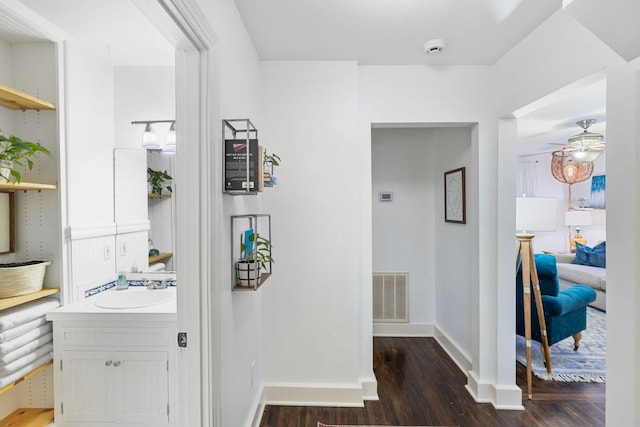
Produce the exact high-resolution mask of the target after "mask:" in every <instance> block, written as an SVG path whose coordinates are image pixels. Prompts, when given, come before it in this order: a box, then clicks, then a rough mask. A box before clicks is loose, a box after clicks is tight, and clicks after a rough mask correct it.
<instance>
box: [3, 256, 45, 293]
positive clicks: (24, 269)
mask: <svg viewBox="0 0 640 427" xmlns="http://www.w3.org/2000/svg"><path fill="white" fill-rule="evenodd" d="M48 265H51V261H26V262H14V263H11V264H0V298H8V297H15V296H18V295H24V294H30V293H33V292H38V291H40V290H42V283H43V281H44V273H45V270H46V268H47V266H48Z"/></svg>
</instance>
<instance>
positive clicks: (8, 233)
mask: <svg viewBox="0 0 640 427" xmlns="http://www.w3.org/2000/svg"><path fill="white" fill-rule="evenodd" d="M14 199H15V194H14V192H13V191H0V255H1V254H12V253H14V252H15V251H16V248H15V241H16V239H15V205H14Z"/></svg>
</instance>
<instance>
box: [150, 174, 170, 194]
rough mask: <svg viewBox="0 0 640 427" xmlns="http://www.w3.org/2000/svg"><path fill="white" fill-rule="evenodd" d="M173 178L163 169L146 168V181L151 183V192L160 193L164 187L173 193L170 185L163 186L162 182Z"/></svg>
mask: <svg viewBox="0 0 640 427" xmlns="http://www.w3.org/2000/svg"><path fill="white" fill-rule="evenodd" d="M170 179H173V178H172V177H171V175H169V174H168V173H167V171H166V170H164V171H157V170H154V169H151V168H147V182H148V183H149V184H151V192H152V193H153V194H162V189H163V187H165V188H166V189H167V191H168V192H170V193H173V188H171V186H170V185H167V186H165V185H164V182H165V181H167V180H170Z"/></svg>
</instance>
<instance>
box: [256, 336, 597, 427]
mask: <svg viewBox="0 0 640 427" xmlns="http://www.w3.org/2000/svg"><path fill="white" fill-rule="evenodd" d="M373 358H374V360H373V363H374V370H375V373H376V377H377V379H378V395H379V397H380V400H379V401H370V402H365V406H364V408H326V407H299V406H272V405H270V406H267V407H266V408H265V411H264V414H263V417H262V422H261V424H260V426H261V427H316V424H317V422H318V421H320V422H323V423H326V424H347V425H358V424H371V425H387V426H388V425H400V426H412V425H413V426H416V425H426V426H429V425H433V426H460V427H463V426H527V427H529V426H540V427H545V426H554V427H556V426H558V427H561V426H567V427H569V426H571V427H573V426H576V425H584V426H587V425H588V426H604V420H605V385H604V384H590V383H561V382H551V381H542V380H540V379H538V378H535V377H534V380H533V400H528V399H526V369H525V368H524V367H523V366H521V365H518V364H516V381H517V383H518V385H519V386H520V387H521V388H522V389H523V405H524V407H525V410H524V411H504V410H503V411H498V410H496V409H495V408H494V407H493V406H492V405H491V404H486V403H484V404H478V403H476V402H474V400H473V399H472V398H471V396H470V395H469V393H468V392H467V390H466V389H465V384H466V377H465V375H464V374H463V373H462V372H461V371H460V369H459V368H458V367H457V366H456V365H455V364H454V363H453V361H452V360H451V359H450V358H449V357H448V355H447V354H446V353H445V352H444V350H443V349H442V348H441V347H440V345H439V344H438V343H437V342H436V341H435V339H433V338H386V337H385V338H381V337H377V338H374V354H373Z"/></svg>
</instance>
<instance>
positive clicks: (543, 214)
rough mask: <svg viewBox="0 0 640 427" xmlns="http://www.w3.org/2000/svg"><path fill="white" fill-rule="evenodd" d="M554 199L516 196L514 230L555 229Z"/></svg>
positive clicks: (525, 231) (524, 231)
mask: <svg viewBox="0 0 640 427" xmlns="http://www.w3.org/2000/svg"><path fill="white" fill-rule="evenodd" d="M555 229H556V199H553V198H549V197H518V198H517V199H516V231H522V232H523V233H527V232H531V231H555Z"/></svg>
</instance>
